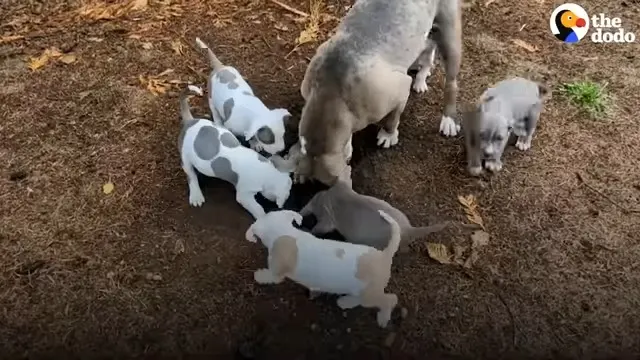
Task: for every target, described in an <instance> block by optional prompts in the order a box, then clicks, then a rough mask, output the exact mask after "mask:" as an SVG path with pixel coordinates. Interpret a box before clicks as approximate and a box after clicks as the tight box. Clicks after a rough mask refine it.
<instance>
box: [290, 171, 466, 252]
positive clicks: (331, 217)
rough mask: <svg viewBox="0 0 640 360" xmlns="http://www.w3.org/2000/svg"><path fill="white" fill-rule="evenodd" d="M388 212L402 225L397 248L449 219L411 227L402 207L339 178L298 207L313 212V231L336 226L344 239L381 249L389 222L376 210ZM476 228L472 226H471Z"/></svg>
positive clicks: (304, 213)
mask: <svg viewBox="0 0 640 360" xmlns="http://www.w3.org/2000/svg"><path fill="white" fill-rule="evenodd" d="M380 210H381V211H384V212H385V213H387V214H389V215H390V216H391V217H392V218H393V219H394V220H395V221H396V222H397V223H398V224H399V225H400V229H401V236H402V240H401V243H400V250H399V251H400V252H406V251H407V250H408V245H409V244H410V243H411V242H413V240H415V239H418V238H421V237H424V236H426V235H428V234H431V233H434V232H438V231H442V230H444V229H445V228H447V227H448V226H449V225H451V223H447V222H445V223H438V224H435V225H431V226H424V227H413V226H411V223H410V222H409V219H408V218H407V216H406V215H405V214H403V213H402V211H400V210H398V209H396V208H394V207H393V206H391V205H390V204H389V203H387V202H386V201H384V200H380V199H377V198H374V197H372V196H367V195H362V194H358V193H357V192H355V191H354V190H353V189H352V188H351V186H350V184H349V183H346V182H344V181H342V180H338V181H337V182H336V183H335V184H334V185H333V186H332V187H330V188H329V189H327V190H323V191H321V192H319V193H317V194H316V195H315V196H314V197H313V198H312V199H311V201H309V203H308V204H307V205H306V206H305V207H304V208H303V209H302V210H300V215H302V216H308V215H311V214H313V215H315V217H316V219H317V220H318V222H317V224H316V225H315V226H314V227H313V229H311V233H312V234H314V235H320V234H326V233H328V232H331V231H333V230H337V231H338V232H340V234H342V236H344V237H345V239H346V240H347V241H348V242H350V243H354V244H362V245H368V246H371V247H374V248H376V249H379V250H380V249H384V248H386V247H387V245H388V242H389V236H391V226H390V225H389V223H387V222H385V221H384V220H383V219H382V218H380V215H379V211H380ZM474 228H475V227H474Z"/></svg>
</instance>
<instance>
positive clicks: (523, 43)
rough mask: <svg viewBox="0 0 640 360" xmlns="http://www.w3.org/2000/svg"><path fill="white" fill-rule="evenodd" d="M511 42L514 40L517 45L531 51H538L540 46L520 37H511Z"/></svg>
mask: <svg viewBox="0 0 640 360" xmlns="http://www.w3.org/2000/svg"><path fill="white" fill-rule="evenodd" d="M511 42H513V43H514V44H515V45H517V46H519V47H521V48H523V49H525V50H527V51H529V52H536V51H538V48H537V47H536V46H534V45H531V44H529V43H528V42H526V41H524V40H520V39H511Z"/></svg>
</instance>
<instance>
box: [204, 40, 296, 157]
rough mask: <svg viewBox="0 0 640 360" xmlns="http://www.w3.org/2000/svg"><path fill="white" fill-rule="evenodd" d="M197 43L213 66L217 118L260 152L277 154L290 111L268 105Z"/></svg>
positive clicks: (212, 89)
mask: <svg viewBox="0 0 640 360" xmlns="http://www.w3.org/2000/svg"><path fill="white" fill-rule="evenodd" d="M196 43H197V45H198V46H199V47H200V48H201V49H206V50H207V58H208V60H209V65H210V66H211V73H210V74H209V81H208V84H207V86H208V92H209V107H210V108H211V115H212V116H213V120H214V121H215V122H216V123H217V124H220V125H223V126H224V127H226V128H227V129H229V130H230V131H231V132H232V133H233V134H234V135H236V136H242V137H244V138H245V139H246V140H247V141H248V142H249V144H250V146H251V148H252V149H254V150H256V151H261V150H264V151H266V152H268V153H269V154H272V155H273V154H275V153H278V152H280V151H282V150H284V146H285V144H284V133H285V123H286V122H287V121H289V119H290V118H291V114H290V113H289V111H288V110H287V109H281V108H280V109H273V110H271V109H269V108H267V106H266V105H265V104H263V103H262V101H261V100H260V99H258V98H257V97H256V96H255V95H254V94H253V90H252V89H251V86H249V84H248V83H247V82H246V81H245V80H244V79H243V78H242V75H240V73H239V72H238V70H236V69H235V68H234V67H232V66H229V65H224V64H222V62H221V61H220V60H219V59H218V58H217V57H216V55H215V54H214V53H213V51H211V49H210V48H209V47H208V46H207V45H206V44H205V43H204V42H203V41H202V40H200V38H196Z"/></svg>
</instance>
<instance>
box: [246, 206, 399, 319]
mask: <svg viewBox="0 0 640 360" xmlns="http://www.w3.org/2000/svg"><path fill="white" fill-rule="evenodd" d="M380 213H381V216H382V217H383V218H384V219H386V220H387V221H389V222H390V223H391V222H392V221H393V222H392V228H393V231H395V233H396V234H397V238H394V239H393V240H390V245H389V247H388V248H387V249H385V250H384V251H379V250H376V249H375V248H373V247H370V246H366V245H359V244H352V243H347V242H342V241H335V240H329V239H320V238H317V237H315V236H313V235H312V234H311V233H308V232H305V231H302V230H299V229H297V228H295V227H294V226H293V225H292V222H294V221H295V222H296V223H297V224H298V225H300V224H301V223H302V215H300V214H299V213H296V212H294V211H289V210H280V211H275V212H270V213H268V214H266V215H265V216H264V217H262V218H260V219H258V220H257V221H256V222H254V223H253V224H252V225H251V226H250V227H249V229H248V230H247V232H246V235H245V237H246V239H247V240H248V241H251V242H256V241H257V240H258V239H259V240H260V241H261V242H262V243H263V244H264V245H265V247H266V248H267V249H268V250H269V268H266V269H259V270H257V271H256V272H255V273H254V279H255V280H256V282H258V283H261V284H277V283H280V282H282V281H283V280H284V278H285V277H286V278H289V279H291V280H293V281H295V282H297V283H299V284H301V285H303V286H305V287H307V288H308V289H310V290H311V291H314V292H324V293H332V294H339V295H344V296H341V297H340V298H338V301H337V304H338V306H339V307H340V308H342V309H347V308H352V307H355V306H358V305H363V306H367V307H378V308H379V309H380V311H379V312H378V324H379V325H380V326H381V327H385V326H386V325H387V323H388V321H389V319H390V317H391V311H392V310H393V308H394V307H395V304H396V303H397V296H396V295H394V294H385V293H384V287H385V286H386V285H387V282H388V280H389V276H390V267H391V257H392V256H393V254H394V253H395V251H397V245H398V243H399V241H400V228H399V226H398V225H397V223H396V222H395V220H393V219H392V218H390V217H389V215H387V214H386V213H384V212H380ZM283 236H288V237H291V238H293V239H295V247H296V248H297V251H296V253H297V255H296V256H295V258H293V259H287V260H288V261H293V262H295V266H293V272H292V273H285V274H277V273H274V271H276V270H274V269H277V268H278V267H279V266H281V265H282V262H281V263H277V262H278V261H281V260H278V259H277V256H278V254H274V252H273V249H274V244H275V243H276V241H278V240H279V239H281V238H282V237H283ZM392 243H393V244H392ZM394 247H395V249H394ZM338 254H339V255H338ZM363 255H366V256H369V258H368V259H367V260H362V259H364V257H363ZM372 257H373V260H372ZM361 261H370V262H369V263H368V264H369V265H370V266H368V267H365V268H364V270H363V269H360V265H361V264H360V262H361ZM371 264H373V265H371ZM289 265H291V264H289ZM359 269H360V271H362V272H363V273H366V274H365V275H366V276H369V277H370V279H372V280H370V281H368V282H364V281H363V280H361V278H362V277H361V278H359V277H358V276H357V274H358V271H359ZM360 275H362V274H360ZM374 284H376V285H374ZM380 284H382V285H380ZM365 289H366V290H365ZM372 289H374V290H372ZM363 290H365V291H363ZM380 304H382V306H378V305H380Z"/></svg>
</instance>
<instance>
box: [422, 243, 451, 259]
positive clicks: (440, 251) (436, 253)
mask: <svg viewBox="0 0 640 360" xmlns="http://www.w3.org/2000/svg"><path fill="white" fill-rule="evenodd" d="M427 252H428V254H429V257H430V258H432V259H433V260H435V261H437V262H439V263H440V264H451V254H450V253H449V250H448V249H447V247H446V246H445V245H444V244H438V243H427Z"/></svg>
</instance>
